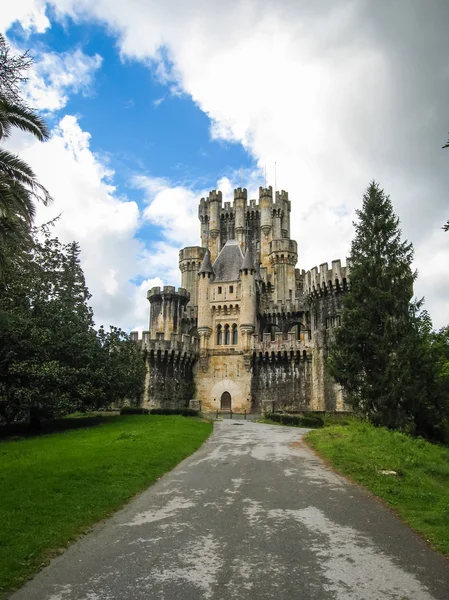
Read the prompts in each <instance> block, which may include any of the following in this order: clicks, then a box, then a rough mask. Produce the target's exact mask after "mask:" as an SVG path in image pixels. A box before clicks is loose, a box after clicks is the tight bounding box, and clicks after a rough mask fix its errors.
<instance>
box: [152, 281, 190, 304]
mask: <svg viewBox="0 0 449 600" xmlns="http://www.w3.org/2000/svg"><path fill="white" fill-rule="evenodd" d="M175 295H178V296H180V297H181V298H185V303H186V304H187V302H188V301H189V296H190V294H189V292H188V291H187V290H186V289H185V288H181V287H180V288H178V290H176V288H175V287H174V286H173V285H164V287H162V288H161V287H159V286H155V287H152V288H151V289H150V290H148V292H147V298H148V300H150V302H151V300H152V298H153V297H156V296H175Z"/></svg>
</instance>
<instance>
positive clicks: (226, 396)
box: [220, 392, 231, 410]
mask: <svg viewBox="0 0 449 600" xmlns="http://www.w3.org/2000/svg"><path fill="white" fill-rule="evenodd" d="M220 408H221V410H231V394H230V393H229V392H223V394H222V395H221V402H220Z"/></svg>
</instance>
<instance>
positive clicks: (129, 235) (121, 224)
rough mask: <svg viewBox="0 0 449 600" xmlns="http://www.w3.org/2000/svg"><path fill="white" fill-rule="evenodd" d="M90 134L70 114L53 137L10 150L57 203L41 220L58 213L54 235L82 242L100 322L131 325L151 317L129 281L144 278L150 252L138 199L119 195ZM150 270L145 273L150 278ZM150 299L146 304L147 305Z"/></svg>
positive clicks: (22, 140)
mask: <svg viewBox="0 0 449 600" xmlns="http://www.w3.org/2000/svg"><path fill="white" fill-rule="evenodd" d="M89 139H90V134H89V133H88V132H86V131H83V130H82V129H81V127H80V125H79V123H78V121H77V119H76V118H75V117H74V116H71V115H66V116H65V117H64V118H63V119H62V120H61V121H60V123H59V125H58V127H57V128H56V129H55V130H54V132H53V135H52V137H51V139H50V140H49V141H48V142H46V143H44V144H41V143H39V142H37V141H35V140H34V138H31V137H28V136H26V137H25V136H24V135H20V136H18V137H13V138H12V139H11V141H10V149H12V150H14V151H18V150H20V154H21V157H22V158H23V159H25V160H26V161H27V162H28V163H29V164H30V165H32V167H33V169H34V170H35V172H36V174H37V176H38V177H39V180H40V181H42V182H43V183H44V184H45V186H46V187H47V188H48V189H49V191H50V192H51V194H52V195H53V197H54V198H55V202H54V203H53V204H52V205H51V206H50V207H48V208H45V207H43V206H38V211H37V218H36V222H37V223H42V222H46V221H49V220H51V219H52V218H54V217H55V216H57V215H58V214H60V213H62V214H61V218H60V219H59V220H58V221H57V222H56V225H55V228H54V233H55V235H57V236H58V237H59V238H60V239H61V240H62V241H63V242H70V241H72V240H77V241H79V243H80V246H81V262H82V267H83V269H84V272H85V275H86V281H87V285H88V287H89V290H90V292H91V293H92V295H93V297H92V300H91V303H92V306H93V308H94V312H95V319H96V322H97V324H99V325H100V324H104V325H106V326H108V325H110V324H113V325H120V326H122V327H124V328H132V327H134V326H135V325H136V324H137V323H139V324H140V325H141V326H143V325H142V324H143V323H145V322H147V320H148V303H147V301H146V298H145V294H144V295H143V300H142V301H140V299H139V300H136V290H137V289H138V290H139V294H140V292H141V286H136V285H133V284H132V283H131V282H130V279H133V278H137V277H139V276H142V275H143V276H145V266H146V264H147V261H148V256H149V252H148V250H147V249H146V248H145V247H144V246H143V245H142V243H141V242H140V241H139V240H137V239H136V237H135V236H136V233H137V231H138V228H139V226H140V221H139V209H138V207H137V204H136V203H135V202H132V201H129V200H127V199H126V198H121V197H119V196H118V195H117V193H116V189H115V187H114V185H113V184H112V178H113V175H114V173H113V171H111V170H110V169H108V168H107V167H106V166H105V165H104V163H103V162H102V160H101V157H99V156H96V155H95V154H93V152H92V151H91V149H90V146H89ZM149 275H150V273H149V272H148V273H147V274H146V276H147V277H148V276H149ZM145 303H146V305H145Z"/></svg>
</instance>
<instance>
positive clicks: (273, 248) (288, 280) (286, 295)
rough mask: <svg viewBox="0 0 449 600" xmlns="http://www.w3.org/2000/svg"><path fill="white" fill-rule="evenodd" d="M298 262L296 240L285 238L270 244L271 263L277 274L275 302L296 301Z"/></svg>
mask: <svg viewBox="0 0 449 600" xmlns="http://www.w3.org/2000/svg"><path fill="white" fill-rule="evenodd" d="M297 260H298V245H297V243H296V242H295V240H290V239H287V238H284V239H280V240H272V241H271V242H270V243H269V262H270V266H271V269H272V270H273V272H274V273H275V286H274V293H275V297H274V298H273V299H274V301H275V302H285V301H287V300H294V294H295V288H296V285H295V284H296V281H295V265H296V262H297Z"/></svg>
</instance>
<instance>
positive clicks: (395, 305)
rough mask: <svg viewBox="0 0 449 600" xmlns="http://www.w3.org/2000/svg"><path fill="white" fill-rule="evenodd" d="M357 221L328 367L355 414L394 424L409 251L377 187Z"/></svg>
mask: <svg viewBox="0 0 449 600" xmlns="http://www.w3.org/2000/svg"><path fill="white" fill-rule="evenodd" d="M357 216H358V222H357V223H355V238H354V240H353V242H352V246H351V253H350V255H351V276H350V289H349V292H348V293H347V294H346V296H345V298H344V301H343V314H342V325H341V327H340V328H339V329H338V330H337V332H336V336H335V342H334V344H333V348H332V350H331V354H330V357H329V361H328V363H329V368H330V372H331V374H332V375H333V377H334V378H335V380H336V381H337V382H338V383H340V384H341V385H342V387H343V388H344V390H345V391H346V395H347V399H348V402H349V403H350V404H351V405H352V407H353V408H354V409H355V410H356V411H358V412H360V413H362V414H363V415H365V416H367V417H368V418H369V419H370V420H372V421H374V422H377V423H380V424H383V425H387V426H389V427H399V426H402V425H404V423H405V421H406V419H407V398H406V394H405V392H406V389H407V385H406V382H404V373H403V370H402V369H403V365H402V364H401V363H402V354H401V349H402V347H403V344H404V342H405V340H406V339H408V337H409V335H410V328H411V324H410V306H411V299H412V295H413V282H414V280H415V278H416V273H414V272H413V271H412V269H411V263H412V259H413V248H412V244H410V243H408V242H407V241H402V240H401V230H400V229H399V219H398V217H397V216H396V215H395V213H394V211H393V207H392V204H391V200H390V198H389V197H388V196H387V195H386V194H385V192H384V191H383V190H382V189H381V188H380V187H379V185H378V184H377V183H375V182H372V183H371V184H370V185H369V187H368V188H367V190H366V192H365V194H364V196H363V205H362V209H361V210H359V211H357Z"/></svg>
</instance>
